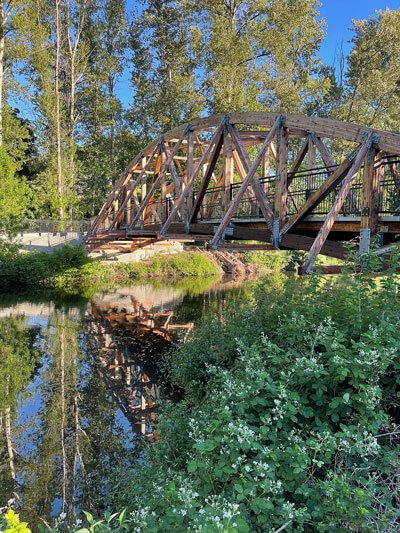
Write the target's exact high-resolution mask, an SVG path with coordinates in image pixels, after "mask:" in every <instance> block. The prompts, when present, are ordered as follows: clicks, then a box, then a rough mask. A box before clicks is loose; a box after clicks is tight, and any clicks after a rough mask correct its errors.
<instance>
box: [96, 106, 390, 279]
mask: <svg viewBox="0 0 400 533" xmlns="http://www.w3.org/2000/svg"><path fill="white" fill-rule="evenodd" d="M398 154H400V133H398V132H387V131H380V130H375V129H371V128H368V127H364V126H360V125H356V124H351V123H345V122H339V121H335V120H330V119H326V118H318V117H305V116H300V115H290V114H285V115H282V114H277V113H261V112H260V113H232V114H230V115H229V116H226V115H224V116H222V115H216V116H211V117H207V118H200V119H197V120H194V121H193V122H191V123H190V124H184V125H181V126H179V127H177V128H175V129H173V130H171V131H170V132H168V133H166V134H165V135H163V136H162V137H161V138H160V139H158V140H156V141H154V142H152V143H150V144H149V145H147V146H146V147H145V148H144V149H143V150H142V152H141V153H139V154H138V155H137V156H136V157H135V159H134V160H133V161H132V162H131V163H130V164H129V166H128V168H127V169H126V171H125V172H124V174H123V175H122V176H121V178H120V179H119V180H118V182H117V183H116V185H115V188H114V190H113V191H112V193H111V194H110V196H109V197H108V199H107V201H106V202H105V204H104V205H103V207H102V209H101V210H100V212H99V214H98V216H97V217H96V219H95V221H94V223H93V224H92V226H91V228H90V230H89V232H88V235H87V245H88V247H89V248H91V249H95V248H98V247H100V246H110V247H112V246H115V245H116V244H118V243H120V244H124V245H126V244H128V245H129V246H130V248H131V249H135V248H138V247H142V246H146V244H147V243H150V242H154V241H157V240H162V239H173V240H181V241H203V242H205V243H207V246H209V247H210V248H211V249H217V248H219V247H224V248H229V247H231V248H232V249H241V247H243V248H246V249H251V247H252V246H253V247H255V248H257V249H260V248H262V249H266V250H269V249H293V250H304V251H307V252H308V255H307V259H306V261H305V264H304V266H303V269H302V271H303V272H311V271H312V268H313V264H314V262H315V260H316V258H317V256H318V254H319V253H322V254H325V255H328V256H331V257H337V258H345V257H346V247H345V246H344V243H345V242H346V241H349V240H354V239H358V246H359V248H360V250H361V251H368V250H369V249H370V246H371V243H372V242H377V243H378V244H379V245H380V246H381V247H382V249H381V250H380V251H379V250H378V252H377V253H382V252H383V251H386V250H387V249H390V246H389V247H388V246H387V245H388V244H390V243H393V242H394V241H395V236H396V234H398V233H400V188H399V186H400V155H398ZM246 241H247V242H246ZM249 241H250V243H249ZM254 242H256V243H258V244H253V243H254Z"/></svg>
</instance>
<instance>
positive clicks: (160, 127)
mask: <svg viewBox="0 0 400 533" xmlns="http://www.w3.org/2000/svg"><path fill="white" fill-rule="evenodd" d="M130 35H131V38H130V49H131V54H132V59H131V64H132V85H133V88H134V97H133V105H132V111H131V112H130V120H131V124H132V127H133V129H134V131H135V133H136V132H137V133H140V134H141V135H142V137H143V141H145V140H147V139H149V138H150V137H153V136H154V135H156V134H157V133H160V132H161V131H167V130H169V129H171V128H172V127H174V126H177V125H178V124H180V123H182V122H184V121H186V120H189V119H190V118H192V117H196V116H198V115H199V113H200V112H201V110H202V109H203V103H204V100H203V98H202V96H201V95H200V94H199V92H198V88H197V87H196V79H195V70H196V68H197V67H198V63H197V58H196V57H195V56H194V54H193V49H192V47H191V39H192V37H193V36H192V31H191V28H190V26H189V19H188V17H187V11H186V10H185V9H184V5H183V3H182V2H181V1H174V0H166V1H162V0H149V1H148V2H147V3H146V6H145V8H144V9H143V11H142V13H141V14H140V15H139V14H137V15H136V16H135V18H134V20H133V23H132V26H131V28H130Z"/></svg>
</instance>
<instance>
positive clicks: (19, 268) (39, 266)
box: [0, 246, 219, 291]
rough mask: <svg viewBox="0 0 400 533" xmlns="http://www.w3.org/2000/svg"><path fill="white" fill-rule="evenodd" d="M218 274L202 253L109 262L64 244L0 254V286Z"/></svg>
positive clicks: (70, 287) (78, 285) (105, 283)
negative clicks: (135, 261) (57, 247)
mask: <svg viewBox="0 0 400 533" xmlns="http://www.w3.org/2000/svg"><path fill="white" fill-rule="evenodd" d="M218 274H219V271H218V268H217V266H216V265H215V264H214V263H213V262H212V261H210V260H209V259H208V258H207V257H206V256H204V255H203V254H202V253H200V252H182V253H179V254H175V255H168V256H167V255H160V256H154V257H153V258H152V259H150V260H147V261H142V262H139V263H118V262H115V263H108V262H107V263H106V262H102V261H100V260H93V259H90V258H88V257H87V255H86V254H85V252H84V250H83V248H81V247H71V246H64V247H62V248H60V249H54V250H53V251H52V253H50V254H47V253H44V252H30V253H25V254H20V253H18V251H17V250H15V249H7V250H3V252H2V253H0V289H2V290H7V289H11V288H12V289H14V288H20V287H49V288H55V289H63V290H67V291H74V290H76V291H79V290H83V289H84V288H85V287H87V286H90V285H91V286H96V287H98V288H101V287H109V286H113V285H116V284H123V283H129V282H131V281H135V280H138V281H139V280H148V279H160V280H166V279H168V280H171V279H183V278H195V277H210V276H214V277H215V276H217V275H218Z"/></svg>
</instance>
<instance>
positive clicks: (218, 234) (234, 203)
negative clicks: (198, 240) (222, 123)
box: [210, 117, 282, 249]
mask: <svg viewBox="0 0 400 533" xmlns="http://www.w3.org/2000/svg"><path fill="white" fill-rule="evenodd" d="M281 120H282V119H281V117H278V118H277V119H276V121H275V124H274V125H273V126H272V129H271V131H270V132H269V134H268V136H267V138H266V139H265V141H264V143H263V145H262V147H261V149H260V151H259V152H258V154H257V156H256V158H255V160H254V162H253V164H252V165H251V166H250V168H249V169H248V172H247V176H246V178H245V179H244V181H243V182H242V185H241V186H240V188H239V190H238V192H237V194H236V196H235V198H234V199H233V200H232V201H231V203H230V204H229V207H228V209H227V211H226V213H225V215H224V218H223V219H222V221H221V224H220V225H219V227H218V229H217V231H216V233H215V235H214V238H213V239H212V241H211V244H210V247H211V248H214V249H215V248H217V246H218V243H219V241H220V240H221V238H222V237H223V235H224V233H225V230H226V228H227V226H228V224H229V222H230V221H231V219H232V217H233V216H234V214H235V213H236V211H237V208H238V207H239V204H240V202H241V199H242V197H243V195H244V193H245V191H246V189H247V188H248V187H249V185H250V183H252V182H253V183H254V177H255V174H256V172H257V169H258V167H259V166H260V163H261V161H262V158H263V156H264V154H265V151H266V150H267V148H268V146H269V145H270V144H271V142H272V141H273V139H274V137H275V135H276V132H277V130H278V128H279V127H280V124H281ZM246 164H247V161H246ZM258 183H259V182H258Z"/></svg>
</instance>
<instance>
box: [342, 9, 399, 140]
mask: <svg viewBox="0 0 400 533" xmlns="http://www.w3.org/2000/svg"><path fill="white" fill-rule="evenodd" d="M353 28H354V32H355V35H354V38H353V49H352V51H351V53H350V56H349V58H348V65H349V66H348V72H347V89H348V93H347V94H348V98H347V102H346V104H345V106H344V107H343V108H342V109H341V114H342V116H343V118H345V119H346V120H350V121H354V122H362V123H363V124H366V125H369V126H375V127H379V128H383V129H389V130H398V129H399V107H400V74H399V72H400V39H399V34H400V9H397V10H390V9H386V11H378V12H377V14H376V15H375V16H374V17H370V18H369V19H368V20H359V21H353Z"/></svg>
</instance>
